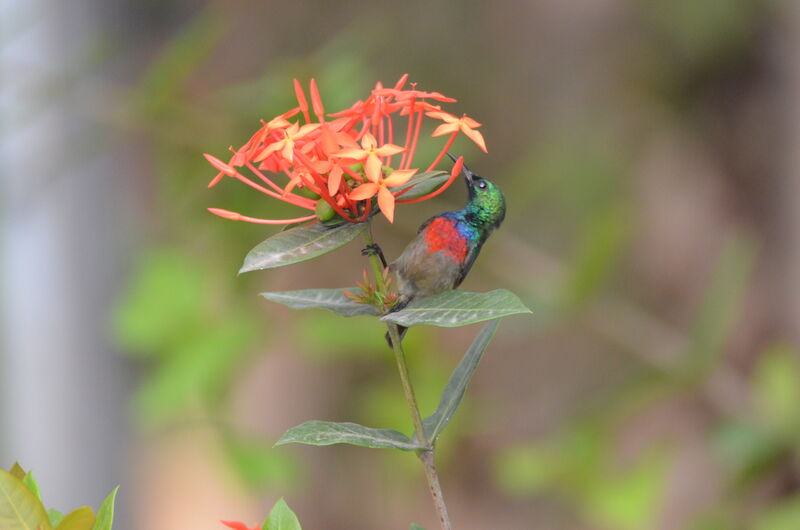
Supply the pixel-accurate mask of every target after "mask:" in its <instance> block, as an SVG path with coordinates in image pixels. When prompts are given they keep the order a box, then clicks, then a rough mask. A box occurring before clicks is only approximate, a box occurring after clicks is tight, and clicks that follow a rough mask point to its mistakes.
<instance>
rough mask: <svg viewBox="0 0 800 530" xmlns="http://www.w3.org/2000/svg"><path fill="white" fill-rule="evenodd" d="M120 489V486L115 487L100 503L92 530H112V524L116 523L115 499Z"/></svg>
mask: <svg viewBox="0 0 800 530" xmlns="http://www.w3.org/2000/svg"><path fill="white" fill-rule="evenodd" d="M118 490H119V486H117V487H116V488H114V489H113V490H112V491H111V493H109V494H108V497H106V498H105V500H104V501H103V504H101V505H100V509H99V510H97V519H96V520H95V522H94V526H93V527H92V530H111V525H112V524H113V523H114V500H115V499H116V497H117V491H118Z"/></svg>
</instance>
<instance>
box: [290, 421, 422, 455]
mask: <svg viewBox="0 0 800 530" xmlns="http://www.w3.org/2000/svg"><path fill="white" fill-rule="evenodd" d="M290 443H300V444H306V445H333V444H350V445H359V446H361V447H372V448H379V449H400V450H401V451H416V450H417V449H424V447H423V446H421V445H419V444H418V443H416V442H414V441H412V440H411V439H410V438H408V436H406V435H405V434H403V433H401V432H398V431H395V430H392V429H373V428H370V427H364V426H363V425H359V424H357V423H349V422H347V423H336V422H332V421H316V420H315V421H307V422H305V423H303V424H301V425H298V426H297V427H292V428H291V429H289V430H288V431H286V432H285V433H284V435H283V436H281V439H280V440H278V441H277V442H276V443H275V445H276V446H278V445H286V444H290Z"/></svg>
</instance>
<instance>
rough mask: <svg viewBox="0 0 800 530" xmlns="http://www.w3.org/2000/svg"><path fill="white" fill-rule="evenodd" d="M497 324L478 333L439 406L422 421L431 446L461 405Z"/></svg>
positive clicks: (492, 324)
mask: <svg viewBox="0 0 800 530" xmlns="http://www.w3.org/2000/svg"><path fill="white" fill-rule="evenodd" d="M499 323H500V319H497V320H493V321H491V322H489V323H488V324H486V325H485V326H484V327H483V329H482V330H481V332H480V333H478V336H477V337H475V340H474V341H473V342H472V345H471V346H470V347H469V349H468V350H467V353H465V354H464V357H463V358H462V359H461V362H459V363H458V366H456V369H455V370H453V374H452V375H451V376H450V380H449V381H448V382H447V386H445V387H444V392H442V397H441V398H440V399H439V406H438V407H436V412H434V413H433V414H432V415H430V416H428V417H427V418H425V419H424V420H423V421H422V427H423V429H425V439H426V440H428V442H429V443H431V444H432V443H433V442H435V441H436V438H438V437H439V435H440V434H441V432H442V431H443V430H444V428H445V427H447V424H448V423H450V419H451V418H452V417H453V415H454V414H455V413H456V410H458V406H459V405H461V400H462V399H464V393H465V392H466V391H467V385H468V384H469V382H470V379H472V374H473V373H475V369H476V368H477V367H478V363H479V362H480V361H481V357H483V352H484V351H486V347H487V346H488V345H489V342H491V340H492V337H494V334H495V331H497V325H498V324H499Z"/></svg>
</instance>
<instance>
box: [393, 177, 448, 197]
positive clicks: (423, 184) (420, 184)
mask: <svg viewBox="0 0 800 530" xmlns="http://www.w3.org/2000/svg"><path fill="white" fill-rule="evenodd" d="M449 178H450V174H449V173H445V172H444V171H427V172H425V173H420V174H418V175H414V176H413V177H412V178H411V180H409V181H408V182H406V183H405V184H403V185H402V186H396V187H394V188H392V191H400V190H404V189H406V188H408V187H409V186H412V188H411V189H410V190H408V191H407V192H405V193H404V194H402V195H401V196H400V197H399V198H400V199H402V200H406V199H416V198H417V197H422V196H423V195H427V194H429V193H430V192H432V191H433V190H435V189H436V188H438V187H439V186H441V185H442V184H444V183H445V182H447V180H448V179H449Z"/></svg>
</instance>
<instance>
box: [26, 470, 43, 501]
mask: <svg viewBox="0 0 800 530" xmlns="http://www.w3.org/2000/svg"><path fill="white" fill-rule="evenodd" d="M22 483H23V484H25V486H26V487H27V488H28V489H29V490H31V493H33V494H34V495H36V498H37V499H39V502H41V501H42V492H41V491H39V484H37V483H36V479H35V478H33V475H32V474H31V472H30V471H28V472H27V473H25V476H24V477H23V478H22Z"/></svg>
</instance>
